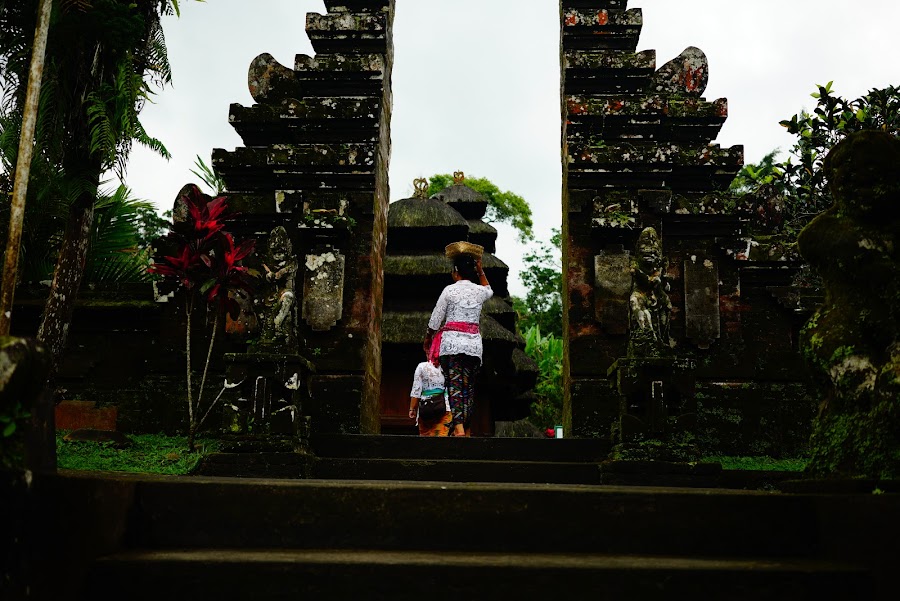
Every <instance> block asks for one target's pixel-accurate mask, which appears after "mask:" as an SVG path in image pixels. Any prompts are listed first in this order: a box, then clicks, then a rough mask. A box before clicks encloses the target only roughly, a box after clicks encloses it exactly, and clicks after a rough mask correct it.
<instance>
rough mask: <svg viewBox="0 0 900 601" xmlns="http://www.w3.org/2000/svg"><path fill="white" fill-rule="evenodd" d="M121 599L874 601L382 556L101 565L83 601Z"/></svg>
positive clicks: (441, 556)
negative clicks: (704, 600) (710, 600)
mask: <svg viewBox="0 0 900 601" xmlns="http://www.w3.org/2000/svg"><path fill="white" fill-rule="evenodd" d="M419 527H420V536H421V537H422V538H427V537H429V536H430V535H432V534H438V533H440V532H441V531H442V529H441V528H440V523H435V524H430V523H428V522H421V523H420V526H419ZM432 528H434V530H433V531H432V530H431V529H432ZM535 535H536V536H540V533H538V532H536V533H535ZM450 536H452V534H451V535H450ZM123 591H127V598H128V599H135V600H141V599H147V600H153V601H157V600H158V599H161V598H172V599H193V600H195V601H204V600H215V601H221V600H227V599H254V600H270V599H284V600H287V599H298V598H300V599H326V598H327V599H335V598H340V599H345V598H346V599H350V598H359V599H391V600H396V599H421V598H428V599H450V598H454V599H460V598H462V599H485V598H492V597H497V598H501V599H506V598H515V599H547V598H560V597H561V596H562V598H587V597H588V596H590V597H591V598H598V599H610V598H615V599H643V600H656V599H659V600H665V601H669V600H671V599H673V598H674V599H686V598H693V599H729V600H730V601H737V600H748V601H749V600H751V599H752V600H754V601H755V600H757V599H761V598H765V599H769V600H771V601H776V600H785V601H787V600H790V601H801V600H807V599H808V600H813V599H815V600H817V601H821V600H830V599H833V600H847V599H865V598H869V597H870V596H871V588H870V584H869V579H868V576H867V574H866V572H865V571H863V570H862V569H859V568H855V567H852V566H848V565H843V564H838V563H831V562H817V561H801V560H767V559H740V558H738V559H734V558H717V559H703V558H683V557H660V556H615V555H596V554H555V553H552V552H536V553H526V554H522V553H436V552H429V551H402V552H398V551H390V550H382V549H361V550H346V549H323V550H300V549H285V550H236V549H200V550H156V551H140V550H139V551H130V552H125V553H120V554H116V555H111V556H108V557H105V558H103V559H101V560H99V561H98V562H97V563H96V564H95V567H94V569H93V573H92V575H91V580H90V583H89V588H88V591H87V595H86V598H90V599H93V600H103V599H116V600H117V601H118V599H121V598H122V596H123V595H122V593H123Z"/></svg>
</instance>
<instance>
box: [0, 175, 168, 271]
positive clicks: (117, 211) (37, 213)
mask: <svg viewBox="0 0 900 601" xmlns="http://www.w3.org/2000/svg"><path fill="white" fill-rule="evenodd" d="M60 183H61V182H60ZM26 206H27V207H28V210H27V211H26V213H25V224H24V231H23V237H22V244H21V247H20V249H19V281H20V282H46V281H49V280H50V278H52V277H53V269H54V266H55V264H56V257H57V256H58V255H59V250H60V245H61V244H62V238H63V228H64V227H65V221H66V216H67V214H68V203H67V202H66V197H65V195H64V193H63V191H61V190H60V189H59V188H55V187H51V186H46V187H40V188H39V187H35V188H32V190H31V193H30V194H29V204H28V205H26ZM0 211H2V214H3V215H8V214H9V196H8V195H4V196H3V197H2V198H0ZM7 225H8V220H5V219H2V220H0V239H5V238H6V228H7ZM166 225H167V222H166V221H165V220H163V219H161V218H159V217H158V216H157V215H156V208H155V207H154V206H153V204H152V203H150V202H148V201H145V200H140V199H136V198H134V197H133V196H132V195H131V190H130V189H129V188H128V187H126V186H124V185H120V186H119V187H118V188H116V189H115V190H100V191H98V194H97V200H96V201H95V203H94V227H93V231H92V232H91V241H90V248H89V249H88V251H87V255H86V258H85V267H84V280H83V281H84V283H89V284H103V283H108V282H114V283H120V282H143V281H147V280H148V274H147V265H148V262H149V250H148V249H149V246H150V241H151V240H153V239H154V238H156V237H158V236H159V235H160V234H161V233H162V231H163V227H164V226H166Z"/></svg>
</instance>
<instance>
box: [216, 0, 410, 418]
mask: <svg viewBox="0 0 900 601" xmlns="http://www.w3.org/2000/svg"><path fill="white" fill-rule="evenodd" d="M325 5H326V7H327V8H328V13H327V14H325V15H321V14H318V13H309V14H308V15H307V19H306V31H307V33H308V34H309V37H310V40H311V41H312V45H313V48H314V49H315V51H316V55H315V56H314V57H313V56H306V55H298V56H297V58H296V61H295V63H294V65H293V68H289V67H285V66H283V65H280V64H279V63H278V62H277V61H276V60H275V59H274V58H272V56H270V55H268V54H262V55H260V56H259V57H258V58H256V59H255V60H254V61H253V62H252V64H251V65H250V69H249V74H248V84H249V87H250V92H251V94H252V96H253V99H254V100H255V101H256V104H254V105H253V106H250V107H244V106H241V105H239V104H233V105H232V106H231V110H230V114H229V121H230V122H231V124H232V125H233V126H234V128H235V129H236V130H237V132H238V134H239V135H240V136H241V138H242V139H243V141H244V144H245V146H243V147H240V148H237V149H235V150H233V151H225V150H222V149H216V150H215V151H214V152H213V164H214V166H215V167H216V169H217V170H218V171H219V172H220V173H221V174H222V176H223V178H224V179H225V181H226V183H227V186H228V191H227V193H226V194H227V195H228V197H229V199H230V205H231V207H232V208H233V209H235V210H237V211H240V213H241V221H242V223H241V224H240V227H241V228H242V229H243V233H244V234H257V235H261V234H263V233H264V232H268V231H270V230H271V229H272V227H274V226H276V225H283V226H284V227H285V228H286V229H287V230H288V232H289V234H290V236H291V238H292V240H293V243H294V248H295V252H296V254H297V256H298V257H300V258H301V269H300V273H299V274H298V282H303V284H302V285H303V290H302V293H301V296H304V295H305V296H307V297H308V298H298V306H299V307H301V309H302V313H301V318H300V320H299V321H300V324H299V336H298V347H299V348H298V352H300V353H301V354H302V355H304V356H305V357H306V358H308V359H309V360H310V361H312V362H313V363H314V364H315V366H316V374H315V375H313V376H312V377H311V379H310V393H311V401H310V402H309V403H308V404H307V406H306V407H304V411H305V413H307V414H309V415H310V416H311V417H312V420H313V427H314V429H315V430H316V431H324V432H369V433H371V432H377V431H378V427H379V425H378V390H379V381H380V375H381V369H380V365H381V305H382V296H383V269H382V263H383V257H384V253H385V244H386V235H387V206H388V198H389V189H388V178H387V173H388V166H389V161H390V152H391V147H390V119H391V88H390V80H391V68H392V64H393V42H392V37H391V32H392V26H393V18H394V1H393V0H376V1H368V2H362V1H360V0H341V1H335V0H326V2H325ZM235 229H237V228H235ZM329 258H331V259H334V260H329Z"/></svg>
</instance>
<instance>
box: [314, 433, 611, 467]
mask: <svg viewBox="0 0 900 601" xmlns="http://www.w3.org/2000/svg"><path fill="white" fill-rule="evenodd" d="M310 445H311V448H312V451H313V453H315V454H316V455H317V456H318V457H329V458H340V457H342V458H361V459H369V458H380V459H455V460H483V461H504V460H510V461H541V462H553V461H559V462H579V461H580V462H587V463H597V462H600V461H603V460H604V459H606V457H607V455H608V454H609V450H610V445H609V443H608V442H606V441H604V440H599V439H591V438H562V439H559V440H556V439H549V438H548V439H534V438H454V437H449V438H422V437H418V436H371V435H363V434H314V435H313V437H312V439H311V440H310Z"/></svg>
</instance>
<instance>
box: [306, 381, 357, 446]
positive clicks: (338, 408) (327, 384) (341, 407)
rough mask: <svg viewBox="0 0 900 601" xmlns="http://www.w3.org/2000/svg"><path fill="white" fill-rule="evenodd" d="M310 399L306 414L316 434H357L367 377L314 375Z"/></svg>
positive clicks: (310, 386)
mask: <svg viewBox="0 0 900 601" xmlns="http://www.w3.org/2000/svg"><path fill="white" fill-rule="evenodd" d="M309 389H310V396H311V397H312V398H311V399H310V400H309V401H308V402H307V405H306V409H307V410H306V411H305V413H306V414H308V415H309V416H310V418H311V420H312V427H313V429H314V431H315V432H316V433H323V434H358V433H359V432H360V410H361V407H362V399H363V391H364V390H365V377H364V376H361V375H315V376H312V377H311V378H310V383H309Z"/></svg>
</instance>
